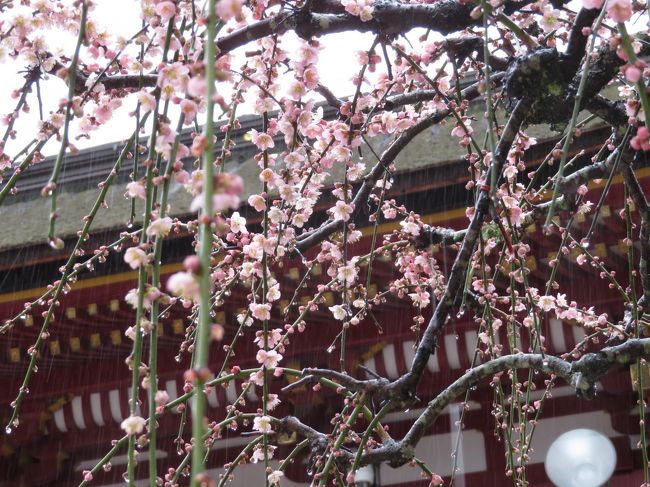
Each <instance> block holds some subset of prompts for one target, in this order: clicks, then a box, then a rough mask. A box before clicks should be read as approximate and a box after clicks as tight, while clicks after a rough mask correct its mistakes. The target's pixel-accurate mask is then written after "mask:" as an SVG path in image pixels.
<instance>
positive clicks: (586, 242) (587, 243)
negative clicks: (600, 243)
mask: <svg viewBox="0 0 650 487" xmlns="http://www.w3.org/2000/svg"><path fill="white" fill-rule="evenodd" d="M590 245H591V242H590V241H589V240H586V239H585V240H582V241H581V242H580V246H581V247H582V248H583V249H588V248H589V246H590Z"/></svg>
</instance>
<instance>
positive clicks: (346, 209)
mask: <svg viewBox="0 0 650 487" xmlns="http://www.w3.org/2000/svg"><path fill="white" fill-rule="evenodd" d="M353 210H354V207H353V206H352V205H349V204H347V203H346V202H345V201H341V200H338V201H337V202H336V204H335V205H334V207H333V208H332V209H330V212H331V213H332V217H334V221H341V220H342V221H344V222H346V221H348V220H349V219H350V215H352V211H353Z"/></svg>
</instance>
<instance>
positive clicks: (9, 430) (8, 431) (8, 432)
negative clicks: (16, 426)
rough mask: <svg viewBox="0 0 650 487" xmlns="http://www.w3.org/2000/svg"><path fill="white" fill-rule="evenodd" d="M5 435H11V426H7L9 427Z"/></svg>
mask: <svg viewBox="0 0 650 487" xmlns="http://www.w3.org/2000/svg"><path fill="white" fill-rule="evenodd" d="M5 433H7V434H8V435H10V434H11V426H7V427H6V428H5Z"/></svg>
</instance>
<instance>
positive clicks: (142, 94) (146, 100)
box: [137, 90, 156, 113]
mask: <svg viewBox="0 0 650 487" xmlns="http://www.w3.org/2000/svg"><path fill="white" fill-rule="evenodd" d="M137 100H138V103H140V109H141V110H142V111H143V113H147V112H151V111H153V110H154V109H155V108H156V98H154V96H153V95H152V94H151V93H148V92H147V91H145V90H142V91H139V92H138V94H137Z"/></svg>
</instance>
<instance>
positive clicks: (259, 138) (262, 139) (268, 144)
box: [249, 129, 275, 151]
mask: <svg viewBox="0 0 650 487" xmlns="http://www.w3.org/2000/svg"><path fill="white" fill-rule="evenodd" d="M249 134H250V136H251V140H252V142H253V144H255V145H256V146H257V148H258V149H259V150H261V151H264V150H268V149H272V148H273V147H275V143H274V142H273V137H271V136H270V135H269V134H267V133H266V132H258V131H257V130H255V129H253V130H251V131H250V132H249Z"/></svg>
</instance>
